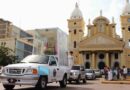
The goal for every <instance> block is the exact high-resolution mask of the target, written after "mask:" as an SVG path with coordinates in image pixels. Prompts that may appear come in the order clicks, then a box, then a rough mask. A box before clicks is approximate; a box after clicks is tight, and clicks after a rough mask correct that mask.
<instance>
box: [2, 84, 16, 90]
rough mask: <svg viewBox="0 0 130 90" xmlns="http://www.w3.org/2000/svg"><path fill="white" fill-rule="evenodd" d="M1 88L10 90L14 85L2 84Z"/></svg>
mask: <svg viewBox="0 0 130 90" xmlns="http://www.w3.org/2000/svg"><path fill="white" fill-rule="evenodd" d="M3 86H4V88H5V89H6V90H12V89H13V88H14V87H15V85H6V84H3Z"/></svg>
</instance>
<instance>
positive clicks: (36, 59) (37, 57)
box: [21, 55, 49, 64]
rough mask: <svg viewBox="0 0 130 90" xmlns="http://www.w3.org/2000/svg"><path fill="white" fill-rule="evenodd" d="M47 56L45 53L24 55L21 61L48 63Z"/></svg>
mask: <svg viewBox="0 0 130 90" xmlns="http://www.w3.org/2000/svg"><path fill="white" fill-rule="evenodd" d="M48 61H49V56H46V55H29V56H27V57H25V58H24V59H23V60H22V61H21V63H38V64H48Z"/></svg>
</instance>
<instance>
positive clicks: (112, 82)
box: [101, 80, 130, 84]
mask: <svg viewBox="0 0 130 90" xmlns="http://www.w3.org/2000/svg"><path fill="white" fill-rule="evenodd" d="M101 83H103V84H130V81H106V80H103V81H101Z"/></svg>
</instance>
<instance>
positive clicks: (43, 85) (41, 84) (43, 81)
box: [36, 77, 47, 89]
mask: <svg viewBox="0 0 130 90" xmlns="http://www.w3.org/2000/svg"><path fill="white" fill-rule="evenodd" d="M46 87H47V78H46V77H40V79H39V81H38V83H37V85H36V88H37V89H45V88H46Z"/></svg>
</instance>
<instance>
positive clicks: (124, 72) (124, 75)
mask: <svg viewBox="0 0 130 90" xmlns="http://www.w3.org/2000/svg"><path fill="white" fill-rule="evenodd" d="M126 76H127V68H126V67H125V66H123V79H124V80H125V79H126Z"/></svg>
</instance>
